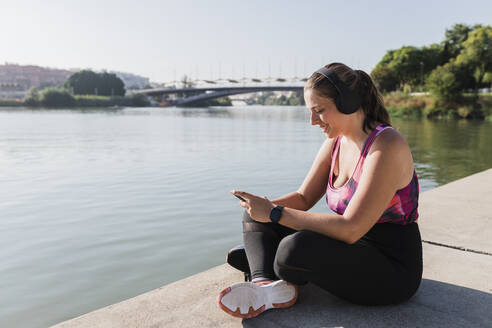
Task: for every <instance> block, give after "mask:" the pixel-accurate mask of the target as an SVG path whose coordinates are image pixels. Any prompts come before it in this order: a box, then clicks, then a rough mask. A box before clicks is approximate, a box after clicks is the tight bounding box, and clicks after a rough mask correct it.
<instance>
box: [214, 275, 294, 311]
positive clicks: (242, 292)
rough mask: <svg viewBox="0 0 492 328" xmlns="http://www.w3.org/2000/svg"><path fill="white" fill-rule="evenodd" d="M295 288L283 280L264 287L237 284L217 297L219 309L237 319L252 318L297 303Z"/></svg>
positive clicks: (246, 283)
mask: <svg viewBox="0 0 492 328" xmlns="http://www.w3.org/2000/svg"><path fill="white" fill-rule="evenodd" d="M297 295H298V293H297V287H296V286H294V285H292V284H290V283H288V282H287V281H285V280H277V281H275V282H272V283H270V284H266V285H257V284H255V283H252V282H239V283H235V284H233V285H231V286H230V287H227V288H226V289H224V290H223V291H221V292H220V294H219V296H218V297H217V303H218V305H219V307H220V308H221V309H222V310H223V311H225V312H226V313H228V314H230V315H232V316H234V317H238V318H243V319H247V318H253V317H256V316H257V315H259V314H260V313H263V312H264V311H266V310H269V309H272V308H287V307H290V306H292V305H294V303H295V302H296V301H297Z"/></svg>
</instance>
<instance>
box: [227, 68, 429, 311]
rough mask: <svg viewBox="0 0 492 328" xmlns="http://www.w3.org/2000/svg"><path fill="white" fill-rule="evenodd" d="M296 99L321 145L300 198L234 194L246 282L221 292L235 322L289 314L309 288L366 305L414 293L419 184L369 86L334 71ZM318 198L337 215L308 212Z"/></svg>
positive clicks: (314, 79)
mask: <svg viewBox="0 0 492 328" xmlns="http://www.w3.org/2000/svg"><path fill="white" fill-rule="evenodd" d="M304 98H305V101H306V106H307V108H308V109H309V110H310V111H311V125H317V126H319V127H320V128H321V129H322V130H323V133H324V134H325V135H326V140H325V141H324V143H323V145H322V146H321V149H320V150H319V152H318V154H317V156H316V159H315V160H314V163H313V165H312V167H311V170H310V171H309V173H308V174H307V176H306V178H305V179H304V182H303V183H302V185H301V187H300V188H299V190H298V191H296V192H292V193H289V194H287V195H284V196H282V197H280V198H278V199H274V200H272V201H270V200H269V199H267V198H266V197H259V196H255V195H253V194H251V193H247V192H244V191H232V193H233V194H234V195H237V196H241V197H243V198H244V199H245V201H241V202H240V205H241V206H242V207H243V208H245V209H246V211H245V214H244V218H243V237H244V247H245V250H246V255H247V260H248V262H249V268H250V272H251V276H252V278H253V280H252V282H241V283H236V284H233V285H232V286H230V287H228V288H226V289H224V290H223V291H222V292H221V293H220V294H219V297H218V303H219V306H220V308H222V309H223V310H224V311H225V312H227V313H229V314H231V315H233V316H236V317H241V318H250V317H254V316H257V315H258V314H260V313H262V312H263V311H265V310H268V309H270V308H274V307H277V308H279V307H288V306H291V305H293V304H294V303H295V301H296V299H297V286H298V285H303V284H306V283H307V282H311V283H313V284H316V285H317V286H319V287H321V288H323V289H325V290H327V291H329V292H330V293H332V294H334V295H336V296H338V297H340V298H343V299H345V300H348V301H350V302H353V303H357V304H367V305H384V304H395V303H399V302H403V301H405V300H407V299H409V298H410V297H411V296H412V295H414V294H415V292H416V291H417V289H418V287H419V285H420V281H421V278H422V244H421V239H420V233H419V228H418V225H417V223H416V220H417V218H418V211H417V207H418V194H419V185H418V178H417V175H416V173H415V169H414V165H413V158H412V154H411V152H410V148H409V146H408V144H407V143H406V141H405V139H404V138H403V137H402V136H401V135H400V133H399V132H398V131H396V130H395V129H393V128H392V127H391V126H390V118H389V115H388V112H387V111H386V109H385V108H384V106H383V102H382V98H381V95H380V93H379V92H378V90H377V88H376V87H375V85H374V83H373V81H372V80H371V78H370V77H369V76H368V75H367V74H366V73H365V72H363V71H361V70H352V69H351V68H349V67H348V66H346V65H344V64H341V63H332V64H330V65H327V66H325V67H323V68H321V69H320V70H318V71H316V72H315V73H314V74H313V75H312V76H311V77H310V78H309V80H308V81H307V83H306V86H305V88H304ZM325 193H326V201H327V203H328V206H329V207H330V208H331V209H332V210H333V211H334V212H335V214H328V213H312V212H307V211H308V210H309V209H310V208H311V207H313V206H314V205H315V204H316V203H317V202H318V201H319V199H320V198H321V197H322V196H323V195H324V194H325Z"/></svg>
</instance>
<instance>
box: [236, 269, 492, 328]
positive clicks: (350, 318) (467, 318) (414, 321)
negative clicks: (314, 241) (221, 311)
mask: <svg viewBox="0 0 492 328" xmlns="http://www.w3.org/2000/svg"><path fill="white" fill-rule="evenodd" d="M491 309H492V294H489V293H486V292H482V291H478V290H475V289H471V288H466V287H460V286H456V285H451V284H447V283H443V282H439V281H435V280H429V279H423V280H422V283H421V285H420V288H419V290H418V291H417V293H416V294H415V295H414V296H413V297H412V298H411V299H410V300H409V301H407V302H405V303H401V304H398V305H391V306H360V305H354V304H351V303H349V302H346V301H344V300H341V299H340V298H338V297H336V296H334V295H332V294H330V293H328V292H326V291H324V290H323V289H321V288H319V287H317V286H315V285H313V284H307V285H305V286H301V287H300V289H299V299H298V301H297V304H296V305H294V306H293V307H291V308H288V309H278V310H277V309H273V310H269V311H267V312H265V313H263V314H261V315H260V316H258V317H256V318H253V319H245V320H243V321H242V324H243V327H262V328H269V327H326V328H328V327H371V328H372V327H447V328H449V327H490V325H491V323H492V311H491Z"/></svg>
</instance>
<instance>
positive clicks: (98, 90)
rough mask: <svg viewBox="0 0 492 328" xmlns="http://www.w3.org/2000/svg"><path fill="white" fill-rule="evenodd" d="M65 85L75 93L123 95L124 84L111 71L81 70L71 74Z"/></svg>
mask: <svg viewBox="0 0 492 328" xmlns="http://www.w3.org/2000/svg"><path fill="white" fill-rule="evenodd" d="M65 87H66V88H67V89H69V90H72V91H73V93H74V94H75V95H99V96H124V95H125V85H124V83H123V81H122V80H121V79H120V78H119V77H117V76H116V74H113V73H107V72H103V73H95V72H93V71H90V70H82V71H80V72H77V73H74V74H72V75H71V76H70V77H69V78H68V80H67V81H66V82H65Z"/></svg>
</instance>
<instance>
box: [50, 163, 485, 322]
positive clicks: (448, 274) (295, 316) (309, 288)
mask: <svg viewBox="0 0 492 328" xmlns="http://www.w3.org/2000/svg"><path fill="white" fill-rule="evenodd" d="M491 195H492V169H489V170H486V171H483V172H480V173H477V174H474V175H472V176H469V177H466V178H464V179H460V180H457V181H454V182H451V183H449V184H446V185H443V186H441V187H438V188H435V189H433V190H430V191H427V192H425V193H422V194H421V195H420V205H419V212H420V218H419V225H420V229H421V234H422V239H423V240H425V241H427V242H424V244H423V252H424V255H423V256H424V273H423V280H422V284H421V286H420V288H419V290H418V291H417V293H416V294H415V296H414V297H413V298H412V299H411V300H410V301H408V302H406V303H403V304H399V305H394V306H378V307H375V306H358V305H353V304H350V303H348V302H345V301H343V300H341V299H338V298H337V297H335V296H333V295H331V294H330V293H328V292H326V291H324V290H322V289H320V288H318V287H317V286H315V285H313V284H307V285H305V286H301V287H300V289H299V298H298V301H297V303H296V305H294V306H293V307H291V308H288V309H273V310H269V311H266V312H265V313H263V314H261V315H260V316H258V317H256V318H253V319H248V320H241V319H237V318H234V317H231V316H229V315H227V314H226V313H224V312H223V311H222V310H220V309H219V308H218V306H217V305H216V298H217V294H218V293H219V292H220V291H221V290H222V289H224V288H225V287H227V286H229V285H230V284H232V283H234V282H238V281H242V280H243V275H242V273H240V272H238V271H236V270H235V269H233V268H231V267H229V266H228V265H227V264H224V265H220V266H217V267H214V268H211V269H210V270H207V271H205V272H202V273H199V274H196V275H194V276H191V277H188V278H186V279H183V280H180V281H177V282H174V283H172V284H169V285H166V286H163V287H161V288H159V289H156V290H153V291H150V292H148V293H145V294H142V295H139V296H137V297H134V298H131V299H129V300H126V301H123V302H121V303H117V304H113V305H110V306H108V307H105V308H102V309H99V310H96V311H93V312H90V313H88V314H85V315H82V316H80V317H78V318H75V319H72V320H68V321H65V322H63V323H60V324H58V325H56V326H54V327H57V328H61V327H70V328H72V327H77V328H79V327H80V328H82V327H84V328H85V327H241V326H244V327H492V256H491V255H488V254H491V253H492V227H491V224H490V223H492V222H491V221H492V196H491ZM232 246H234V245H231V247H232ZM226 251H227V250H224V255H225V252H226Z"/></svg>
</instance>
